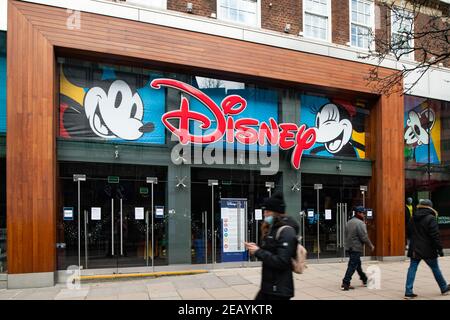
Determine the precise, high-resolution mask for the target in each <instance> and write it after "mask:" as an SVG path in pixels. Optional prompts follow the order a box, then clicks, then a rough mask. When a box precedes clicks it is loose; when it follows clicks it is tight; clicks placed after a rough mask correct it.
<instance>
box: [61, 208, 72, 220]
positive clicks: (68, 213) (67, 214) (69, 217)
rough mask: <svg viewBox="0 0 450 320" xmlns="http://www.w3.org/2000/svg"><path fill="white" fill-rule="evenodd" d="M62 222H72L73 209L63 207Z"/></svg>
mask: <svg viewBox="0 0 450 320" xmlns="http://www.w3.org/2000/svg"><path fill="white" fill-rule="evenodd" d="M63 213H64V220H73V207H64V208H63Z"/></svg>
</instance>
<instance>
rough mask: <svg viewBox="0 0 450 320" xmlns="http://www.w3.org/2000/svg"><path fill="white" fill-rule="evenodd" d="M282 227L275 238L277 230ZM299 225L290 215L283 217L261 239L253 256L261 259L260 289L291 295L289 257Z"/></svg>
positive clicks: (290, 265) (292, 251)
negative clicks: (258, 247) (286, 226)
mask: <svg viewBox="0 0 450 320" xmlns="http://www.w3.org/2000/svg"><path fill="white" fill-rule="evenodd" d="M284 225H288V226H291V227H292V228H284V229H283V230H282V231H281V234H280V235H279V238H278V240H276V239H275V238H276V234H277V230H278V229H279V228H280V227H282V226H284ZM298 231H299V226H298V224H297V222H295V220H294V219H292V218H291V217H288V216H286V217H284V218H282V219H280V220H277V221H275V222H274V224H273V225H272V226H271V227H270V229H269V233H268V234H267V236H266V237H265V238H264V239H262V243H261V247H260V249H259V250H258V251H256V253H255V256H256V257H257V258H258V259H260V260H262V278H261V291H262V292H263V293H266V294H271V295H276V296H283V297H293V296H294V281H293V277H292V262H291V258H293V257H295V255H296V252H297V251H296V249H297V243H298V240H297V234H298Z"/></svg>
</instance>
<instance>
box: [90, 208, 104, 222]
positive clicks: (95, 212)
mask: <svg viewBox="0 0 450 320" xmlns="http://www.w3.org/2000/svg"><path fill="white" fill-rule="evenodd" d="M101 219H102V208H99V207H92V208H91V220H101Z"/></svg>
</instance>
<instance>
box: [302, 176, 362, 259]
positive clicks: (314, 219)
mask: <svg viewBox="0 0 450 320" xmlns="http://www.w3.org/2000/svg"><path fill="white" fill-rule="evenodd" d="M368 183H369V178H367V177H355V176H338V175H336V176H331V175H327V176H325V175H318V174H302V213H301V225H302V228H301V229H302V230H303V235H302V236H303V237H302V241H303V243H304V245H305V248H306V250H308V257H309V258H310V259H324V258H342V257H344V255H345V251H344V249H343V247H344V230H345V224H346V222H347V220H348V219H349V218H350V217H351V216H352V209H353V207H355V206H358V205H362V204H363V202H364V201H363V194H362V193H361V191H360V186H362V185H364V186H367V185H368ZM315 184H321V185H322V188H321V189H319V190H317V189H315V188H314V185H315ZM365 195H367V193H365ZM367 200H368V199H365V202H366V203H367Z"/></svg>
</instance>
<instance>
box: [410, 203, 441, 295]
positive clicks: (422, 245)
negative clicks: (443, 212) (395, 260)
mask: <svg viewBox="0 0 450 320" xmlns="http://www.w3.org/2000/svg"><path fill="white" fill-rule="evenodd" d="M436 216H437V211H436V210H434V209H433V203H432V202H431V200H420V202H419V205H418V206H417V210H416V211H415V212H414V215H413V217H412V218H411V219H410V221H409V224H408V230H407V231H408V238H409V248H408V257H409V258H410V259H411V261H410V265H409V269H408V275H407V277H406V285H405V298H406V299H410V298H415V297H417V295H416V294H415V293H414V292H413V286H414V279H415V277H416V272H417V267H418V266H419V263H420V261H421V260H424V261H425V263H426V264H427V265H428V266H429V267H430V269H431V271H432V272H433V275H434V278H435V279H436V282H437V283H438V285H439V288H440V289H441V293H442V294H443V295H447V294H449V292H450V286H449V285H448V284H447V281H445V279H444V277H443V276H442V273H441V270H440V269H439V265H438V255H439V256H441V257H443V256H444V252H443V250H442V245H441V241H440V239H439V226H438V223H437V221H436Z"/></svg>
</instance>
